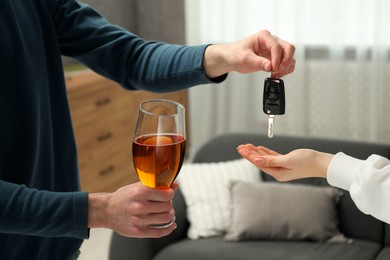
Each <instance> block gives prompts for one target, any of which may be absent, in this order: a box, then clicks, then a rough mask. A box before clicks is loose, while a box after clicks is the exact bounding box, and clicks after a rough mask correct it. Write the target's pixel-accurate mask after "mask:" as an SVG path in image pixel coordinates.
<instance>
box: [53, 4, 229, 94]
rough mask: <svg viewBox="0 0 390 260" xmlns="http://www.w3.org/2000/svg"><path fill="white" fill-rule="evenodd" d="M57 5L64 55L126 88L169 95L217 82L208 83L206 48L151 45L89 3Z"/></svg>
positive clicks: (56, 15)
mask: <svg viewBox="0 0 390 260" xmlns="http://www.w3.org/2000/svg"><path fill="white" fill-rule="evenodd" d="M57 1H58V2H59V4H57V6H55V8H53V7H51V8H50V9H51V12H52V15H53V20H54V26H55V29H56V32H57V35H58V41H59V44H60V48H61V52H62V54H64V55H67V56H71V57H74V58H76V59H78V60H79V61H80V62H82V63H84V64H85V65H87V66H88V67H90V68H91V69H93V70H94V71H96V72H97V73H99V74H101V75H103V76H105V77H108V78H110V79H112V80H114V81H116V82H118V83H120V84H121V85H122V86H123V87H125V88H127V89H130V90H133V89H142V90H148V91H154V92H168V91H176V90H181V89H184V88H188V87H191V86H194V85H199V84H206V83H215V82H216V81H215V80H211V79H209V78H207V76H206V75H205V71H204V68H203V66H202V64H203V57H204V51H205V49H206V48H207V45H199V46H184V45H175V44H167V43H162V42H154V41H146V40H144V39H141V38H139V37H138V36H136V35H135V34H132V33H130V32H128V31H126V30H125V29H123V28H121V27H119V26H116V25H113V24H110V23H109V22H108V21H107V20H106V19H105V18H104V17H102V16H101V15H100V14H99V13H97V12H96V11H95V10H93V9H92V8H91V7H90V6H88V5H86V4H82V3H79V2H77V1H74V0H57ZM53 2H54V3H55V2H56V1H54V0H53V1H51V3H53ZM50 6H52V5H50ZM226 76H227V75H224V76H222V77H220V78H218V79H217V82H221V81H223V80H224V79H225V78H226Z"/></svg>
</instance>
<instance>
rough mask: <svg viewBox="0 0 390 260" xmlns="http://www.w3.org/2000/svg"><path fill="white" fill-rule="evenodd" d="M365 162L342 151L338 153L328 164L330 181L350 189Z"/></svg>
mask: <svg viewBox="0 0 390 260" xmlns="http://www.w3.org/2000/svg"><path fill="white" fill-rule="evenodd" d="M363 162H364V161H363V160H359V159H356V158H354V157H351V156H349V155H346V154H344V153H342V152H340V153H337V154H336V155H335V156H334V157H333V159H332V160H331V161H330V164H329V166H328V170H327V180H328V183H329V184H330V185H332V186H335V187H338V188H341V189H344V190H349V189H350V187H351V184H352V183H353V182H354V179H355V174H356V172H358V169H359V168H360V167H361V165H362V163H363Z"/></svg>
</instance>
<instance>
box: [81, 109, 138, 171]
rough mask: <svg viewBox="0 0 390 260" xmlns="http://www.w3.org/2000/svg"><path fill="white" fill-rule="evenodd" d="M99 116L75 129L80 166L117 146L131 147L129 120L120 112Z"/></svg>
mask: <svg viewBox="0 0 390 260" xmlns="http://www.w3.org/2000/svg"><path fill="white" fill-rule="evenodd" d="M101 116H102V117H103V118H102V120H100V121H93V122H91V123H89V124H85V125H82V126H81V127H79V128H76V129H75V136H76V144H77V151H78V158H79V166H80V167H83V166H84V165H85V164H88V162H90V161H91V160H95V159H100V158H102V157H105V156H106V155H107V154H108V153H110V152H112V151H114V150H116V149H117V147H129V148H131V142H132V135H133V130H134V129H131V123H130V120H129V119H128V118H126V117H123V116H121V114H120V113H116V114H112V115H111V116H108V115H107V116H106V115H101ZM104 118H107V119H104Z"/></svg>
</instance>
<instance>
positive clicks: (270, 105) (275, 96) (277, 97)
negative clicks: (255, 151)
mask: <svg viewBox="0 0 390 260" xmlns="http://www.w3.org/2000/svg"><path fill="white" fill-rule="evenodd" d="M285 110H286V100H285V94H284V82H283V80H281V79H278V78H272V76H271V78H266V79H265V81H264V93H263V112H264V113H265V114H267V115H268V137H269V138H272V137H273V135H274V118H275V115H283V114H284V113H285Z"/></svg>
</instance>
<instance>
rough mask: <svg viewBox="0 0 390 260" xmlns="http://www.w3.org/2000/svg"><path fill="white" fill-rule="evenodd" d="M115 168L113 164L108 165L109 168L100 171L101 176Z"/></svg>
mask: <svg viewBox="0 0 390 260" xmlns="http://www.w3.org/2000/svg"><path fill="white" fill-rule="evenodd" d="M114 170H115V167H114V166H113V165H110V166H108V167H107V168H104V169H102V170H100V171H99V175H100V176H106V175H108V174H110V173H112V172H113V171H114Z"/></svg>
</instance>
